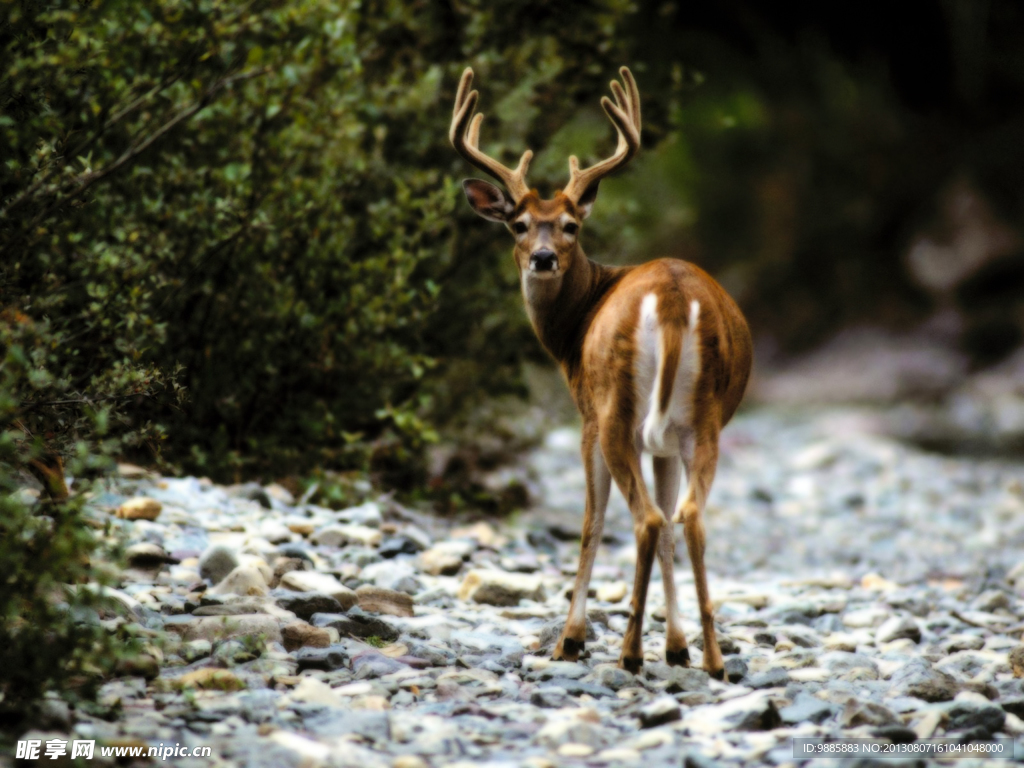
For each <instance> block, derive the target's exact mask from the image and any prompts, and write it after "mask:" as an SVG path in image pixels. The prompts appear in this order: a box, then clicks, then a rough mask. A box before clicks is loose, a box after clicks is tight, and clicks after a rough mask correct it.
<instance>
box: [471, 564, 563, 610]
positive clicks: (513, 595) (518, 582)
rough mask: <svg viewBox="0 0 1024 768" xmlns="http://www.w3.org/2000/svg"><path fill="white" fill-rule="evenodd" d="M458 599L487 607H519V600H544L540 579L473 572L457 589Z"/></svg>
mask: <svg viewBox="0 0 1024 768" xmlns="http://www.w3.org/2000/svg"><path fill="white" fill-rule="evenodd" d="M459 599H460V600H471V601H473V602H475V603H486V604H488V605H519V601H520V600H535V601H537V602H542V601H543V600H545V599H546V596H545V594H544V584H543V582H542V581H541V579H540V577H538V576H532V575H529V574H525V573H506V572H505V571H484V570H473V571H470V572H469V573H468V574H466V578H465V579H464V580H463V582H462V586H461V587H459Z"/></svg>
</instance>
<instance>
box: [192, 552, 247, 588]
mask: <svg viewBox="0 0 1024 768" xmlns="http://www.w3.org/2000/svg"><path fill="white" fill-rule="evenodd" d="M237 567H238V556H237V555H236V554H235V551H234V550H233V549H231V547H228V546H225V545H224V544H214V545H213V546H210V547H207V548H206V550H205V551H204V552H203V554H202V555H200V557H199V575H200V576H202V577H203V578H204V579H206V580H207V581H209V582H210V583H211V584H219V583H220V582H221V581H223V580H224V577H225V576H227V575H228V574H229V573H231V572H232V571H233V570H235V568H237Z"/></svg>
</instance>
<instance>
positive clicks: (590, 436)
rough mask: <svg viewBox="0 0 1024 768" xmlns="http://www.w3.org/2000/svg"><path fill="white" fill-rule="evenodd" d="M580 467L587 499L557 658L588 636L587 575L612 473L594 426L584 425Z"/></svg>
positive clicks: (574, 651) (569, 656)
mask: <svg viewBox="0 0 1024 768" xmlns="http://www.w3.org/2000/svg"><path fill="white" fill-rule="evenodd" d="M582 453H583V468H584V470H585V472H586V477H587V502H586V510H585V512H584V515H583V535H582V536H581V540H580V564H579V568H578V569H577V571H576V583H575V584H574V585H573V588H572V603H570V605H569V619H568V621H566V623H565V628H564V629H563V630H562V635H561V637H560V638H559V639H558V644H557V645H556V646H555V652H554V653H553V654H552V658H553V659H555V660H556V661H576V660H577V659H578V658H579V655H580V653H581V652H582V651H583V648H584V644H585V642H586V637H587V592H588V590H589V589H590V575H591V573H592V571H593V568H594V558H596V557H597V549H598V547H599V546H600V545H601V532H602V530H604V513H605V509H607V507H608V493H609V491H610V490H611V475H609V474H608V467H607V466H606V465H605V463H604V457H603V456H602V455H601V451H600V449H599V448H598V444H597V425H596V424H590V425H585V426H584V428H583V444H582Z"/></svg>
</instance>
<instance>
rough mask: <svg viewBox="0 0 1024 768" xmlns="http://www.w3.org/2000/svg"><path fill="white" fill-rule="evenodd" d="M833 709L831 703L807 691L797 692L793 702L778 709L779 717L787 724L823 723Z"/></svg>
mask: <svg viewBox="0 0 1024 768" xmlns="http://www.w3.org/2000/svg"><path fill="white" fill-rule="evenodd" d="M833 714H835V711H834V710H833V708H832V705H831V704H829V703H827V702H824V701H822V700H821V699H819V698H817V697H815V696H812V695H811V694H809V693H801V694H798V695H797V697H796V699H794V700H793V703H792V704H790V705H789V706H788V707H783V708H782V709H780V710H779V718H780V719H781V720H782V722H783V723H786V724H787V725H797V724H799V723H823V722H825V721H826V720H828V719H829V718H830V717H832V715H833Z"/></svg>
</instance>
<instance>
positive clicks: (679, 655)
mask: <svg viewBox="0 0 1024 768" xmlns="http://www.w3.org/2000/svg"><path fill="white" fill-rule="evenodd" d="M665 663H666V664H668V665H669V666H670V667H688V666H690V649H689V648H680V649H679V650H678V651H665Z"/></svg>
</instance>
